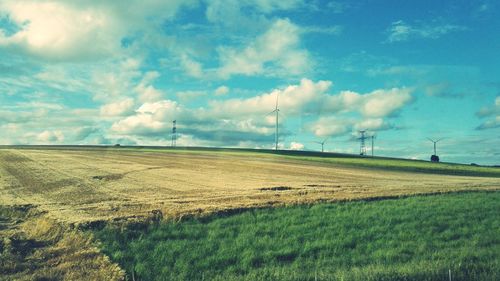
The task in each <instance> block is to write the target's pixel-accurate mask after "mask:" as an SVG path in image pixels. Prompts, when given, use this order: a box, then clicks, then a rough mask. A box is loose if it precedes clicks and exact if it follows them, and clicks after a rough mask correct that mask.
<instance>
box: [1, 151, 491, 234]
mask: <svg viewBox="0 0 500 281" xmlns="http://www.w3.org/2000/svg"><path fill="white" fill-rule="evenodd" d="M309 158H311V157H309ZM327 160H328V159H327ZM354 160H355V161H356V162H359V161H367V163H368V161H372V160H374V159H359V158H356V159H354ZM348 161H349V160H348V159H347V160H346V159H342V161H339V162H335V161H325V160H324V159H321V161H312V160H311V159H302V158H301V157H293V156H282V155H275V154H269V153H256V152H245V151H240V152H238V151H229V152H228V151H223V152H221V151H209V150H204V151H192V150H185V151H182V150H152V149H149V150H148V149H145V150H134V149H123V148H119V149H116V148H115V149H113V148H87V149H64V148H59V149H0V205H19V204H21V205H26V204H30V205H34V206H36V207H37V208H38V209H39V210H40V211H44V212H47V215H48V216H49V217H51V218H53V219H56V220H58V221H61V222H65V223H69V224H70V225H82V226H85V225H92V224H93V223H96V222H99V221H106V220H130V219H140V220H143V219H153V220H156V219H161V218H167V219H169V218H179V217H181V216H183V215H186V214H198V213H208V212H214V211H221V210H227V209H234V208H249V207H259V206H270V205H288V204H296V203H308V202H316V201H337V200H353V199H361V198H373V197H391V196H402V195H410V194H421V193H440V192H449V191H459V190H492V189H498V188H499V187H500V184H499V182H500V180H499V178H498V177H493V176H492V177H476V176H455V175H443V174H429V173H415V172H408V171H404V170H394V169H393V170H391V169H381V168H373V167H370V166H366V167H363V166H362V165H361V167H359V166H354V165H352V164H350V163H348ZM377 161H381V160H377ZM386 161H387V162H388V163H389V162H390V160H386ZM418 163H422V162H418ZM419 165H420V164H419ZM439 165H441V164H439ZM484 169H487V168H484ZM489 169H491V170H492V171H490V173H491V174H493V175H495V173H497V171H498V169H496V170H495V169H494V168H489ZM485 171H489V170H485Z"/></svg>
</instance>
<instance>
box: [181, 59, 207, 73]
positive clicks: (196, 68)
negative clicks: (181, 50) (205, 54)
mask: <svg viewBox="0 0 500 281" xmlns="http://www.w3.org/2000/svg"><path fill="white" fill-rule="evenodd" d="M180 62H181V66H182V67H183V68H184V70H185V71H186V74H187V75H189V76H191V77H195V78H201V77H203V67H202V65H201V63H199V62H197V61H195V60H193V59H192V58H190V57H189V56H188V55H187V54H182V55H181V61H180Z"/></svg>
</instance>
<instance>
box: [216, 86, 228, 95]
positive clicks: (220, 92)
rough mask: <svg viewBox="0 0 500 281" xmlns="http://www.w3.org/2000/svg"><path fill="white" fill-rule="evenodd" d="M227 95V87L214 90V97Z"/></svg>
mask: <svg viewBox="0 0 500 281" xmlns="http://www.w3.org/2000/svg"><path fill="white" fill-rule="evenodd" d="M227 93H229V87H227V86H220V87H218V88H217V89H215V95H216V96H225V95H227Z"/></svg>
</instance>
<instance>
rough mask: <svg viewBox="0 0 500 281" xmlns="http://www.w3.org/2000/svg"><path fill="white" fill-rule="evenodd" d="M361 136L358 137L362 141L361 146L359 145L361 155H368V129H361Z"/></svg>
mask: <svg viewBox="0 0 500 281" xmlns="http://www.w3.org/2000/svg"><path fill="white" fill-rule="evenodd" d="M359 134H360V137H359V138H358V139H359V141H360V146H359V155H366V145H365V141H366V139H367V138H368V137H367V136H366V130H361V131H359Z"/></svg>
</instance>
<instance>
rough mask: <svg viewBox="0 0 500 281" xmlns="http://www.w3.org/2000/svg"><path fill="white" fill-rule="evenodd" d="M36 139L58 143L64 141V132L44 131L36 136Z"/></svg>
mask: <svg viewBox="0 0 500 281" xmlns="http://www.w3.org/2000/svg"><path fill="white" fill-rule="evenodd" d="M36 140H37V141H39V142H42V143H57V142H62V141H64V134H63V133H62V132H61V131H59V130H56V131H43V132H41V133H39V134H38V135H37V136H36Z"/></svg>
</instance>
